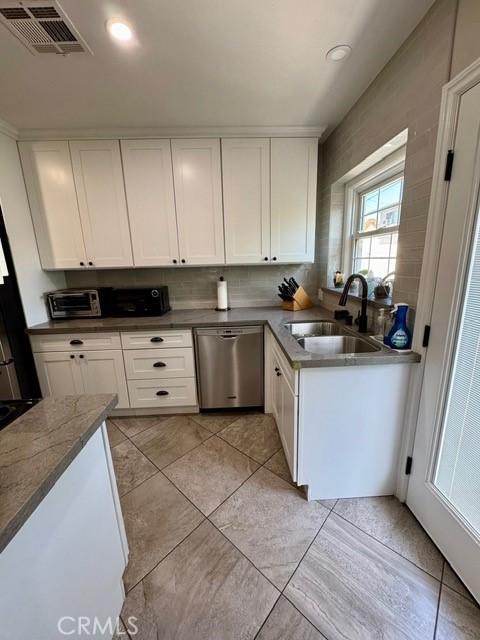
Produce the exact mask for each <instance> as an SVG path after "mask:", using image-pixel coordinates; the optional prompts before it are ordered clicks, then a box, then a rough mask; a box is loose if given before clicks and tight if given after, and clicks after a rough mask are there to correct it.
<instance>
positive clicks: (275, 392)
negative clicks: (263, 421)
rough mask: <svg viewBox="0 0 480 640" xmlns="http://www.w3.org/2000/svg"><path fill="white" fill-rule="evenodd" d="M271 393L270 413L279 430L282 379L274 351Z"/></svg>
mask: <svg viewBox="0 0 480 640" xmlns="http://www.w3.org/2000/svg"><path fill="white" fill-rule="evenodd" d="M270 376H271V394H272V414H273V417H274V418H275V421H276V423H277V428H278V430H279V432H280V430H281V422H282V381H281V380H280V377H281V375H280V363H279V362H278V359H277V357H276V354H275V352H274V351H272V358H271V372H270Z"/></svg>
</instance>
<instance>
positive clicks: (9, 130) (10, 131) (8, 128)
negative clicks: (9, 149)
mask: <svg viewBox="0 0 480 640" xmlns="http://www.w3.org/2000/svg"><path fill="white" fill-rule="evenodd" d="M0 133H4V134H5V135H7V136H10V137H11V138H15V140H17V139H18V130H17V129H16V128H15V127H14V126H13V125H11V124H9V123H8V122H5V120H2V119H1V118H0Z"/></svg>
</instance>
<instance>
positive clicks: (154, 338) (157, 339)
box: [150, 336, 163, 342]
mask: <svg viewBox="0 0 480 640" xmlns="http://www.w3.org/2000/svg"><path fill="white" fill-rule="evenodd" d="M150 342H163V338H161V337H160V336H153V338H150Z"/></svg>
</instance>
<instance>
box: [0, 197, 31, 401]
mask: <svg viewBox="0 0 480 640" xmlns="http://www.w3.org/2000/svg"><path fill="white" fill-rule="evenodd" d="M0 242H1V243H2V247H3V253H4V256H5V262H6V265H7V269H8V276H5V277H4V281H3V284H1V283H0V371H1V374H0V380H1V382H0V400H3V399H4V398H3V396H2V391H4V385H6V386H5V392H7V391H8V388H9V387H8V385H9V383H10V384H11V385H12V390H13V393H14V395H15V397H17V398H39V397H40V395H41V394H40V387H39V384H38V378H37V374H36V370H35V362H34V360H33V354H32V349H31V347H30V340H29V339H28V335H27V334H26V332H25V330H26V322H25V315H24V313H23V307H22V302H21V299H20V291H19V289H18V283H17V278H16V275H15V267H14V265H13V259H12V254H11V251H10V245H9V242H8V236H7V231H6V229H5V223H4V220H3V214H2V211H1V209H0ZM10 359H13V362H10V363H9V360H10Z"/></svg>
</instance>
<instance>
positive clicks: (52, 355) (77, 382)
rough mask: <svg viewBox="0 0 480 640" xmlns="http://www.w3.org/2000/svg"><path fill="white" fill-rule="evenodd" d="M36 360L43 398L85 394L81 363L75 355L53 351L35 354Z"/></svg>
mask: <svg viewBox="0 0 480 640" xmlns="http://www.w3.org/2000/svg"><path fill="white" fill-rule="evenodd" d="M34 358H35V367H36V369H37V375H38V380H39V382H40V389H41V390H42V396H43V397H46V396H72V395H75V394H77V393H83V380H82V374H81V371H80V363H79V361H78V360H76V359H75V356H74V354H72V353H65V352H61V351H52V352H46V353H35V354H34Z"/></svg>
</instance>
